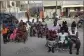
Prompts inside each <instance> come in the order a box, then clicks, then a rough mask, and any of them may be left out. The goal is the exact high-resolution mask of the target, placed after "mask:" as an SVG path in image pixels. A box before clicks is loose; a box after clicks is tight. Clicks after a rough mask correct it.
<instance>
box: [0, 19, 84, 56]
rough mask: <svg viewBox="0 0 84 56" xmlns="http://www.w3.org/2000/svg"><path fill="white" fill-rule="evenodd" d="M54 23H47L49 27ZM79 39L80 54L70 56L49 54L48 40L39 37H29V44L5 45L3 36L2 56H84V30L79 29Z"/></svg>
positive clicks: (12, 43) (68, 55) (58, 53)
mask: <svg viewBox="0 0 84 56" xmlns="http://www.w3.org/2000/svg"><path fill="white" fill-rule="evenodd" d="M52 21H53V20H50V21H46V22H47V24H48V26H49V25H52ZM78 31H79V38H80V41H81V48H80V54H79V55H76V54H75V50H73V54H72V55H70V54H69V53H68V52H57V51H56V52H55V53H51V52H50V53H48V52H47V48H46V47H45V43H46V39H45V38H37V37H28V40H27V42H26V43H25V44H24V43H14V42H9V43H7V44H3V41H2V40H3V38H2V36H1V56H83V29H81V28H80V29H78Z"/></svg>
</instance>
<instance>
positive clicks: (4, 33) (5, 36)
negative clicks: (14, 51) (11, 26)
mask: <svg viewBox="0 0 84 56" xmlns="http://www.w3.org/2000/svg"><path fill="white" fill-rule="evenodd" d="M7 32H8V28H7V27H5V26H3V29H2V36H3V42H4V44H6V43H7V34H8V33H7Z"/></svg>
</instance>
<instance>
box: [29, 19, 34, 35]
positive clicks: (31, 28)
mask: <svg viewBox="0 0 84 56" xmlns="http://www.w3.org/2000/svg"><path fill="white" fill-rule="evenodd" d="M33 28H34V19H33V20H32V23H31V27H30V36H33Z"/></svg>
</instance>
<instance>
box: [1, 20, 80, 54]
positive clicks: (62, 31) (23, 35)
mask: <svg viewBox="0 0 84 56" xmlns="http://www.w3.org/2000/svg"><path fill="white" fill-rule="evenodd" d="M28 24H29V25H30V29H29V30H30V33H29V35H30V37H32V36H34V37H35V36H37V37H38V38H43V37H46V44H45V45H46V47H48V52H50V51H52V52H53V53H54V50H55V48H57V47H58V48H59V49H61V50H63V49H66V48H69V53H70V54H72V47H73V44H75V48H76V50H77V52H76V54H77V55H78V54H79V49H80V40H79V36H78V31H77V26H76V23H75V21H73V22H72V24H71V29H70V31H69V29H68V25H67V22H66V21H63V23H62V24H61V25H60V24H58V23H57V20H56V19H55V20H54V22H53V26H51V27H49V26H48V25H47V23H46V22H45V21H44V20H42V22H40V21H39V20H37V22H34V19H33V20H32V22H28ZM26 27H27V23H25V22H23V20H21V21H20V22H18V21H14V23H11V22H9V23H8V24H3V29H2V35H3V42H4V44H6V43H7V42H9V41H18V42H20V41H23V42H24V43H25V42H26V40H27V37H28V36H29V35H28V31H27V29H26Z"/></svg>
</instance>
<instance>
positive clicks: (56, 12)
mask: <svg viewBox="0 0 84 56" xmlns="http://www.w3.org/2000/svg"><path fill="white" fill-rule="evenodd" d="M55 12H56V14H57V0H56V9H55ZM55 16H56V15H55Z"/></svg>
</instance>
